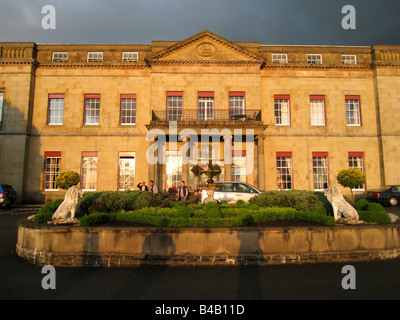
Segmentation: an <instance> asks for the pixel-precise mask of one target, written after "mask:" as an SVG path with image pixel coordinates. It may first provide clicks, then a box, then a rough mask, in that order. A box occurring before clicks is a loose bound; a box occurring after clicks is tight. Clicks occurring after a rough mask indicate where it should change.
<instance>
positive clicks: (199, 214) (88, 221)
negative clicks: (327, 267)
mask: <svg viewBox="0 0 400 320" xmlns="http://www.w3.org/2000/svg"><path fill="white" fill-rule="evenodd" d="M183 208H184V207H183ZM216 210H217V208H215V207H214V208H212V209H210V208H209V209H207V208H206V209H200V210H190V209H188V210H184V209H182V208H143V209H140V210H136V211H129V212H123V211H122V212H117V213H95V214H90V215H87V216H85V217H83V218H82V219H81V220H80V224H81V225H96V224H102V223H105V222H108V221H128V222H135V223H140V224H148V225H153V226H159V227H204V228H206V227H242V226H249V225H253V224H255V223H257V222H266V221H271V220H290V219H299V220H307V221H315V222H319V223H322V224H325V225H334V224H335V220H334V218H333V217H331V216H327V215H326V214H325V213H324V212H305V211H300V212H299V211H296V210H295V209H292V208H278V207H275V208H260V209H258V210H252V209H249V208H221V210H220V211H219V215H214V213H215V212H216ZM210 212H211V213H213V214H210Z"/></svg>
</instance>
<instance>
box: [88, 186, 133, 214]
mask: <svg viewBox="0 0 400 320" xmlns="http://www.w3.org/2000/svg"><path fill="white" fill-rule="evenodd" d="M139 192H140V191H137V192H135V191H115V192H111V191H110V192H105V193H103V194H102V195H100V196H99V197H97V198H96V199H95V200H94V201H93V202H92V203H91V204H90V206H89V208H88V211H89V213H93V212H118V211H121V210H125V209H126V208H127V206H128V203H129V202H130V201H131V200H132V199H134V198H135V197H136V195H137V194H138V193H139Z"/></svg>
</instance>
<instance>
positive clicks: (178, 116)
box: [152, 109, 261, 121]
mask: <svg viewBox="0 0 400 320" xmlns="http://www.w3.org/2000/svg"><path fill="white" fill-rule="evenodd" d="M152 120H153V121H261V110H252V109H247V110H228V109H175V110H168V109H164V110H153V114H152Z"/></svg>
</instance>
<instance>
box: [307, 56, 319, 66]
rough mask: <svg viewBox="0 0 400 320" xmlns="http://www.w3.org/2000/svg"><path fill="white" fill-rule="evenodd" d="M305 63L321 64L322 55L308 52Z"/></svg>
mask: <svg viewBox="0 0 400 320" xmlns="http://www.w3.org/2000/svg"><path fill="white" fill-rule="evenodd" d="M307 63H310V64H322V55H321V54H308V55H307Z"/></svg>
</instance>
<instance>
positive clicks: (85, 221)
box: [79, 213, 113, 226]
mask: <svg viewBox="0 0 400 320" xmlns="http://www.w3.org/2000/svg"><path fill="white" fill-rule="evenodd" d="M112 219H113V218H112V215H111V214H109V213H92V214H89V215H86V216H83V217H82V218H81V219H79V225H80V226H97V225H101V224H104V223H107V222H108V221H110V220H112Z"/></svg>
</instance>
